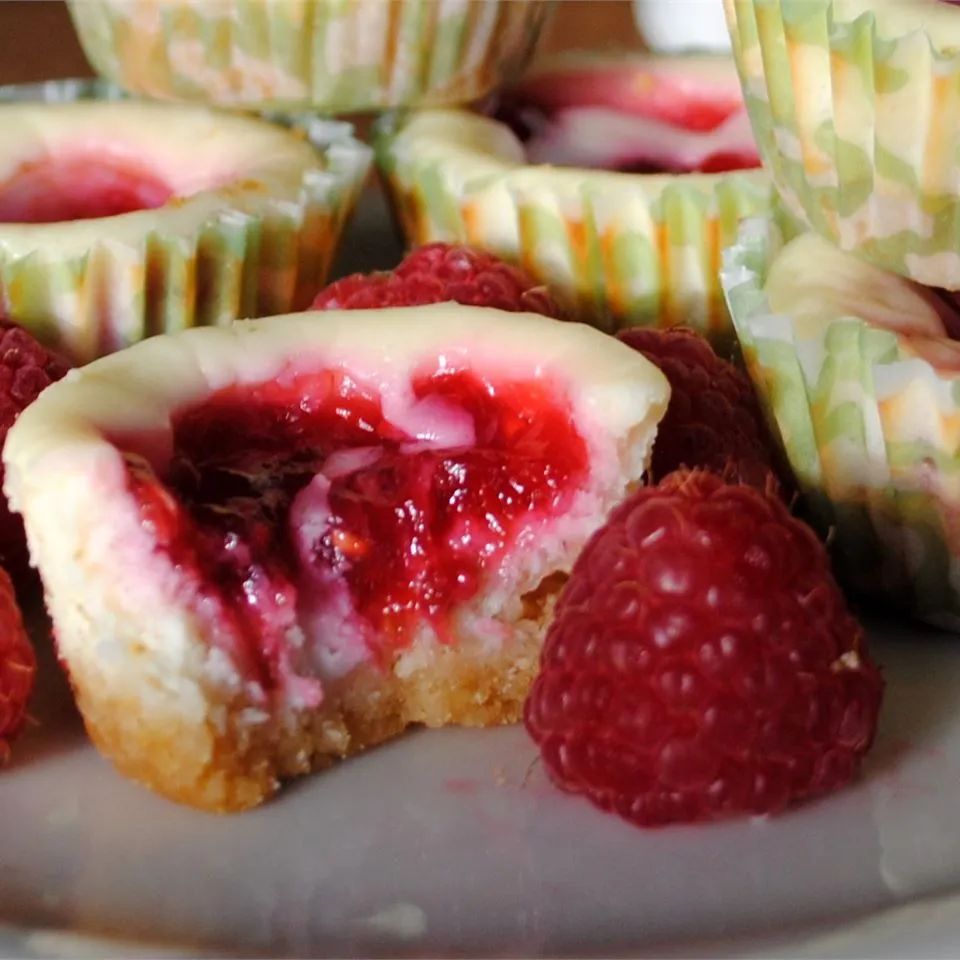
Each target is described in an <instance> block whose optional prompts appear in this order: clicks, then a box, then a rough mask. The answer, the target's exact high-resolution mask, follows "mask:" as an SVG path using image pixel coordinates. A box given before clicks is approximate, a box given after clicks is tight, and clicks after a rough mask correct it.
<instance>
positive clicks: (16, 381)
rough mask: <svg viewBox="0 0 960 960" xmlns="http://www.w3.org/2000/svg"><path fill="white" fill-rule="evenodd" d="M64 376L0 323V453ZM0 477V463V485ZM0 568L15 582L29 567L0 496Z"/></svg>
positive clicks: (50, 358)
mask: <svg viewBox="0 0 960 960" xmlns="http://www.w3.org/2000/svg"><path fill="white" fill-rule="evenodd" d="M66 372H67V366H66V364H65V363H64V362H63V361H62V360H60V359H59V358H58V357H56V356H55V355H53V354H52V353H50V352H49V351H48V350H46V349H45V348H44V347H42V346H41V345H40V344H39V343H37V341H36V340H34V338H33V337H32V336H31V335H30V334H29V333H27V331H26V330H24V329H23V327H19V326H17V325H16V324H15V323H11V322H10V321H9V320H3V319H0V449H2V447H3V444H4V443H5V442H6V439H7V431H9V429H10V428H11V427H12V426H13V424H14V421H15V420H16V419H17V417H19V416H20V414H21V412H22V411H23V410H24V409H25V408H26V407H27V406H28V405H29V404H31V403H33V401H34V400H36V399H37V397H38V396H39V395H40V392H41V391H42V390H45V389H46V388H47V387H48V386H49V385H50V384H51V383H53V382H54V381H55V380H59V379H60V378H61V377H62V376H63V375H64V374H65V373H66ZM3 476H4V471H3V463H2V461H0V485H2V483H3ZM0 564H2V565H3V566H4V567H5V568H6V569H7V570H8V571H9V572H10V574H11V576H13V578H14V580H19V579H20V578H21V577H22V576H23V575H25V574H26V573H27V571H28V566H29V560H28V554H27V543H26V539H25V537H24V533H23V521H22V520H21V519H20V517H19V516H17V515H16V514H14V513H11V512H10V508H9V507H8V505H7V499H6V497H5V496H0Z"/></svg>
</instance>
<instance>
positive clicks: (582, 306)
mask: <svg viewBox="0 0 960 960" xmlns="http://www.w3.org/2000/svg"><path fill="white" fill-rule="evenodd" d="M376 149H377V160H378V164H379V166H380V170H381V172H382V173H383V175H384V178H385V181H386V183H387V185H388V188H389V190H390V193H391V197H392V201H393V206H394V210H395V212H396V215H397V218H398V220H399V222H400V224H401V226H402V229H403V231H404V233H405V234H406V237H407V239H408V240H409V241H410V242H411V243H413V244H424V243H430V242H433V241H451V242H459V243H467V244H470V245H472V246H476V247H480V248H482V249H486V250H489V251H491V252H492V253H494V254H496V255H498V256H500V257H503V258H504V259H507V260H510V261H512V262H515V263H518V264H519V265H520V266H522V267H523V268H524V269H526V270H527V271H528V272H529V273H530V274H531V275H532V276H533V277H535V278H537V279H539V280H541V281H542V282H543V283H545V284H547V285H548V286H549V288H550V291H551V293H553V294H554V296H555V297H556V298H557V299H558V300H559V301H560V302H561V303H562V304H563V306H564V307H565V308H566V309H567V311H568V312H569V313H570V314H571V315H573V316H575V317H576V318H577V319H580V320H583V321H584V322H587V323H591V324H593V325H594V326H596V327H599V328H600V329H602V330H606V331H615V330H617V329H620V328H623V327H629V326H636V325H645V326H664V327H665V326H672V325H675V324H686V325H689V326H692V327H695V328H697V329H699V330H700V331H702V332H703V333H704V334H706V335H707V336H709V337H710V338H711V340H713V342H714V343H715V344H716V345H717V346H718V348H720V349H728V348H729V347H730V346H731V345H732V340H733V334H732V329H731V327H730V321H729V316H728V314H727V309H726V305H725V303H724V301H723V295H722V292H721V290H720V285H719V281H718V279H717V273H718V270H719V267H720V256H721V251H722V250H723V248H724V247H725V246H727V245H728V244H730V243H731V242H732V241H733V240H734V238H735V237H736V233H737V227H738V224H739V223H740V221H741V220H742V219H743V218H744V217H747V216H752V215H756V214H758V213H763V212H765V211H766V210H767V209H768V208H769V204H770V199H771V196H770V186H769V180H768V178H767V177H766V176H765V175H764V174H763V173H762V172H760V171H749V172H743V173H729V174H705V175H699V174H686V175H681V176H670V175H660V174H657V175H645V174H644V175H641V174H629V173H611V172H604V171H599V170H583V169H576V168H562V167H550V166H532V165H528V164H527V163H526V162H525V158H524V151H523V147H522V145H521V144H520V142H519V140H517V138H516V137H515V136H514V134H513V133H512V131H510V130H509V129H508V128H507V127H506V126H505V125H504V124H502V123H499V122H497V121H495V120H491V119H489V118H487V117H483V116H480V115H478V114H474V113H470V112H468V111H465V110H425V111H418V112H414V113H410V114H406V115H403V116H399V115H394V116H392V117H387V118H384V119H383V120H382V121H381V123H380V124H379V126H378V128H377V131H376Z"/></svg>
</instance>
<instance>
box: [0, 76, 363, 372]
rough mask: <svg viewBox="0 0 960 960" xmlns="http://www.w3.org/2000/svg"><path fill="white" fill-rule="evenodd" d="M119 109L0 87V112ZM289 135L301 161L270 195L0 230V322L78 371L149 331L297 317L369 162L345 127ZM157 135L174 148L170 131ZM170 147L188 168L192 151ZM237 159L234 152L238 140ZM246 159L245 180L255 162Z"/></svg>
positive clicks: (82, 93)
mask: <svg viewBox="0 0 960 960" xmlns="http://www.w3.org/2000/svg"><path fill="white" fill-rule="evenodd" d="M118 97H119V93H118V91H117V90H116V89H115V88H112V87H110V86H109V85H106V84H104V83H102V82H98V81H62V82H60V81H58V82H51V83H47V84H40V85H28V86H19V87H7V88H2V89H0V111H2V110H3V109H4V108H3V106H2V104H3V103H4V102H10V101H45V102H50V103H70V102H74V101H83V100H104V101H105V100H108V99H116V98H118ZM154 109H156V108H154ZM161 109H170V110H179V109H189V110H196V109H197V108H176V107H170V108H161ZM224 120H225V123H229V124H236V123H243V122H246V121H245V120H242V119H236V118H227V117H225V118H224ZM287 124H288V125H289V126H291V127H292V128H293V130H294V133H295V134H296V135H297V136H299V137H301V138H303V139H305V140H307V141H308V142H309V144H310V145H312V147H313V149H312V150H307V151H304V159H303V160H302V161H297V162H296V163H293V161H291V164H292V169H291V172H290V173H289V174H288V175H287V176H286V177H285V178H284V179H282V181H281V182H278V180H277V178H276V177H272V178H271V182H270V184H269V187H268V188H265V184H264V183H261V182H258V181H256V179H255V178H254V179H249V178H248V179H247V180H245V181H244V182H241V183H233V184H230V183H228V184H225V185H223V186H222V187H217V188H213V189H210V190H206V191H201V192H199V193H197V194H195V195H192V196H190V197H186V198H176V199H175V200H174V201H172V202H170V203H168V204H166V205H165V206H163V207H160V208H158V209H155V210H146V211H137V212H134V213H129V214H123V215H120V216H114V217H106V218H100V219H96V220H87V221H75V222H71V223H54V224H2V223H0V313H4V314H6V315H7V316H8V317H9V318H10V319H12V320H15V321H17V322H18V323H21V324H23V325H24V326H26V327H28V328H29V329H32V330H33V331H35V332H36V333H37V334H38V335H39V336H40V337H41V338H42V339H44V340H45V342H47V343H48V344H51V345H53V346H55V347H57V348H58V349H60V350H61V351H63V352H64V353H65V354H67V355H68V356H70V357H71V358H72V359H73V360H74V361H75V362H86V361H88V360H91V359H93V358H94V357H96V356H99V355H101V354H103V353H108V352H111V351H113V350H117V349H119V348H121V347H124V346H127V345H129V344H131V343H134V342H136V341H138V340H141V339H143V338H144V337H146V336H150V335H151V334H155V333H164V332H171V331H175V330H181V329H183V328H185V327H191V326H200V325H210V324H224V323H228V322H230V321H232V320H234V319H237V318H238V317H253V316H266V315H270V314H277V313H285V312H288V311H291V310H296V309H300V308H303V307H304V306H306V305H307V304H308V303H309V301H310V299H311V297H312V296H313V294H315V293H316V291H317V290H318V289H319V288H320V287H321V286H322V284H323V283H324V281H325V279H326V276H327V272H328V270H329V267H330V264H331V261H332V258H333V256H334V253H335V251H336V246H337V243H338V240H339V237H340V235H341V232H342V230H343V227H344V224H345V222H346V219H347V217H348V215H349V214H350V212H351V210H352V208H353V206H354V204H355V202H356V199H357V197H358V194H359V191H360V188H361V187H362V184H363V181H364V179H365V177H366V174H367V171H368V168H369V165H370V160H371V152H370V150H369V149H368V148H367V147H366V146H364V145H363V144H361V143H360V142H359V141H357V140H355V139H354V138H353V137H352V135H351V128H350V126H349V125H348V124H343V123H338V122H333V121H324V120H318V119H316V118H312V117H303V118H299V119H298V118H296V117H291V118H287ZM105 133H106V131H104V130H98V131H97V136H98V137H100V136H103V135H105ZM164 135H165V136H169V137H170V138H174V139H175V138H176V136H177V129H176V123H175V122H172V121H171V122H167V123H166V125H165V127H164ZM13 146H15V145H11V147H13ZM181 147H182V150H183V152H184V155H185V157H186V158H189V157H190V151H191V144H190V143H188V142H184V143H182V145H181ZM181 147H178V149H179V148H181ZM236 148H237V150H238V151H242V149H243V141H242V136H240V137H238V142H237V144H236ZM3 151H4V147H3V145H2V144H0V153H2V152H3ZM298 152H299V150H298ZM250 160H251V163H250V165H249V168H248V169H249V171H250V172H251V177H253V176H254V174H255V171H256V167H257V163H258V158H257V157H252V158H250Z"/></svg>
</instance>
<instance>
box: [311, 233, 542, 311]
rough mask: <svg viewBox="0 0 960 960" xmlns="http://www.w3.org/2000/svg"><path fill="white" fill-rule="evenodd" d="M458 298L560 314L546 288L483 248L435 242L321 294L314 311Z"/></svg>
mask: <svg viewBox="0 0 960 960" xmlns="http://www.w3.org/2000/svg"><path fill="white" fill-rule="evenodd" d="M448 300H453V301H455V302H456V303H462V304H464V305H466V306H473V307H496V308H498V309H500V310H511V311H514V312H518V311H527V312H530V313H542V314H544V315H546V316H548V317H556V318H558V319H560V318H561V312H560V308H559V307H558V306H557V304H556V303H555V302H554V300H553V298H552V297H551V296H550V294H549V293H548V292H547V288H546V287H544V286H543V285H542V284H538V283H537V282H536V281H535V280H533V279H532V278H530V277H528V276H527V275H526V274H525V273H524V272H523V271H522V270H520V269H519V268H518V267H514V266H511V265H510V264H508V263H504V262H503V261H502V260H498V259H497V258H496V257H494V256H492V255H491V254H489V253H484V252H483V251H482V250H474V249H472V248H470V247H463V246H455V245H451V244H447V243H431V244H428V245H427V246H425V247H420V249H418V250H414V251H413V252H412V253H410V254H408V256H407V257H406V258H405V259H404V260H403V261H401V263H400V265H399V266H398V267H397V268H396V269H395V270H393V271H391V272H376V273H369V274H362V273H354V274H351V275H350V276H349V277H344V278H343V279H342V280H337V281H336V282H335V283H331V284H330V285H329V286H327V287H325V288H324V289H323V290H321V291H320V293H318V294H317V296H316V299H315V300H314V301H313V309H314V310H366V309H373V308H377V307H406V306H410V307H412V306H417V305H418V304H425V303H443V302H445V301H448Z"/></svg>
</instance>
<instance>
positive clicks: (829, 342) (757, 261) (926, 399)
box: [721, 220, 960, 629]
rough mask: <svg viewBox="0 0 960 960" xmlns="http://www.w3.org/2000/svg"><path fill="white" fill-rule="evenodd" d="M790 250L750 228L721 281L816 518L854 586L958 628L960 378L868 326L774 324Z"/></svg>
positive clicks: (828, 319) (823, 319)
mask: <svg viewBox="0 0 960 960" xmlns="http://www.w3.org/2000/svg"><path fill="white" fill-rule="evenodd" d="M782 244H783V237H782V235H781V233H780V231H779V228H777V227H775V226H774V225H773V224H772V223H771V222H769V221H763V220H751V221H747V222H745V223H744V224H743V227H742V230H741V234H740V237H739V240H738V242H737V243H736V244H735V245H734V246H733V247H731V248H730V249H729V250H727V251H726V253H725V255H724V262H723V268H722V271H721V280H722V283H723V288H724V291H725V294H726V297H727V301H728V303H729V305H730V311H731V314H732V316H733V322H734V326H735V327H736V331H737V334H738V336H739V339H740V344H741V347H742V352H743V357H744V360H745V363H746V366H747V369H748V371H749V373H750V375H751V378H752V380H753V382H754V384H755V386H756V388H757V391H758V393H759V395H760V398H761V401H762V402H763V404H764V406H765V409H766V412H767V414H768V415H769V418H770V420H771V423H772V424H773V425H774V427H775V429H776V431H777V433H778V434H779V437H780V439H781V440H782V443H783V447H784V450H785V451H786V454H787V456H788V458H789V460H790V464H791V466H792V467H793V470H794V472H795V474H796V477H797V481H798V484H799V486H800V488H801V490H802V492H803V493H804V494H805V499H806V501H807V505H808V507H809V510H810V513H811V516H812V519H813V521H814V523H815V525H817V526H819V527H820V529H821V531H822V532H823V533H825V534H829V537H830V542H831V544H832V549H833V552H834V557H835V562H836V567H837V572H838V574H839V575H840V577H841V578H842V579H843V580H844V582H846V583H847V584H848V585H850V586H851V587H853V588H854V589H855V590H858V591H860V592H862V593H864V594H866V595H869V596H873V597H876V598H879V599H882V600H883V601H885V602H889V603H891V604H893V605H896V606H898V607H900V608H902V609H904V610H906V611H909V612H911V613H913V614H914V615H916V616H917V617H919V618H920V619H923V620H926V621H928V622H930V623H934V624H938V625H941V626H946V627H949V628H951V629H956V628H958V627H960V519H958V518H960V372H957V371H956V370H953V371H950V370H946V369H940V370H938V369H937V368H936V367H935V366H934V365H932V364H931V363H930V362H928V361H927V360H926V359H924V358H923V357H922V356H920V355H918V353H917V351H916V350H914V349H913V348H912V347H911V340H910V338H909V337H904V336H900V335H898V334H896V333H893V332H891V331H889V330H886V329H883V328H880V327H877V326H876V325H872V324H870V323H868V322H867V321H866V320H864V319H863V318H861V317H857V316H852V315H841V314H840V313H839V311H838V312H837V315H833V314H832V312H831V311H830V310H824V311H821V312H820V313H819V314H817V315H816V316H811V315H810V313H809V312H807V314H806V315H804V316H803V317H801V316H799V315H797V316H790V315H785V314H784V313H782V312H781V313H776V312H774V311H773V310H772V308H771V306H770V303H769V301H768V299H767V295H766V293H765V289H764V288H765V284H766V281H767V277H768V274H769V271H770V268H771V265H772V264H773V263H774V261H775V258H776V256H777V254H778V252H779V250H780V249H781V247H782ZM808 306H809V305H808Z"/></svg>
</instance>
